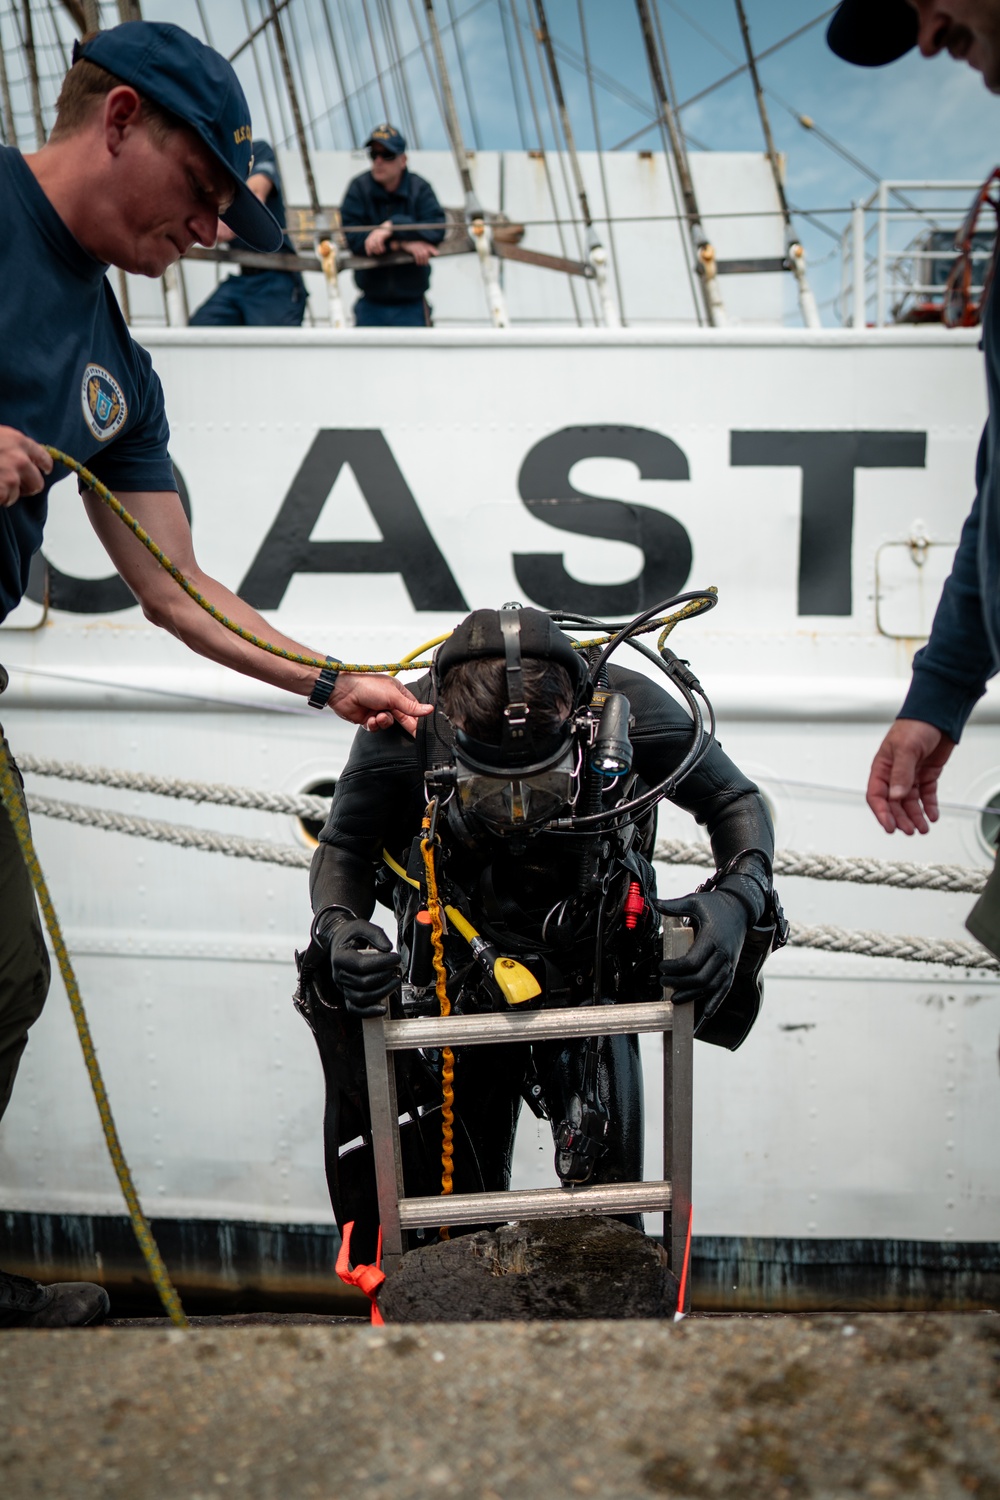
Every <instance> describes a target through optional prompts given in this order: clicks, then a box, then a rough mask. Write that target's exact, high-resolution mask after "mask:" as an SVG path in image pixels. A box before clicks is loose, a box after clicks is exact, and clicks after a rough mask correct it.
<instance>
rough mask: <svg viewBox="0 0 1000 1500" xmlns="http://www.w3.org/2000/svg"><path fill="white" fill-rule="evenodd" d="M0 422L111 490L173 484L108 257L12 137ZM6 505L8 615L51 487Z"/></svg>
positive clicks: (150, 388)
mask: <svg viewBox="0 0 1000 1500" xmlns="http://www.w3.org/2000/svg"><path fill="white" fill-rule="evenodd" d="M0 211H2V218H3V226H4V227H3V233H2V234H0V287H2V288H3V291H2V294H0V425H3V426H5V427H14V428H16V429H17V430H18V431H19V432H23V433H25V434H26V435H27V436H28V437H30V438H34V440H35V441H36V442H38V443H50V444H51V445H52V446H53V447H55V448H61V449H62V450H63V452H64V453H68V454H69V455H70V456H71V457H72V458H76V459H79V461H80V462H81V463H82V464H85V465H86V466H87V468H88V469H92V470H93V471H94V473H95V474H96V475H97V477H98V478H99V479H101V480H103V481H104V483H105V484H106V485H107V486H108V487H109V488H110V489H112V490H123V491H129V490H147V491H150V490H151V491H158V490H175V489H176V488H177V485H176V481H175V479H174V476H173V470H172V468H171V465H170V459H169V457H168V454H167V444H168V441H169V437H170V431H169V428H168V426H167V418H166V413H165V412H164V409H163V391H162V390H161V388H160V382H159V380H158V378H157V376H156V374H155V372H154V370H153V366H152V362H151V361H150V358H149V355H148V354H147V353H146V351H145V349H141V348H140V347H139V345H138V344H136V343H135V342H134V340H133V338H132V336H131V334H130V333H129V331H128V327H127V325H126V323H125V319H124V318H123V317H122V314H121V311H120V309H119V307H118V303H117V302H116V300H115V296H114V292H113V291H112V289H111V287H110V285H109V284H108V281H107V279H106V277H105V274H104V273H105V271H106V269H107V267H106V266H104V265H102V264H101V263H100V262H99V261H96V260H94V258H93V256H91V255H90V254H88V252H87V251H86V250H84V248H83V246H82V245H81V244H80V243H79V242H78V241H77V240H76V239H74V237H73V235H72V234H70V232H69V230H68V229H67V228H66V225H65V224H64V223H63V221H62V219H60V217H59V215H58V214H57V213H56V211H55V209H54V208H53V207H52V205H51V203H50V202H49V200H48V199H47V198H46V196H45V194H44V193H43V192H42V190H41V188H40V187H39V185H38V183H37V181H36V180H35V176H34V174H33V173H32V171H31V169H30V167H29V166H28V165H27V163H26V162H25V160H24V158H23V157H22V156H21V154H20V152H19V151H17V150H15V149H14V147H12V146H0ZM65 475H66V470H65V469H64V468H62V466H61V465H59V464H56V466H55V470H54V472H53V473H52V474H51V475H49V476H47V478H46V484H45V490H44V492H43V493H42V494H41V495H32V496H31V497H29V498H26V499H22V500H18V501H16V502H15V504H14V505H10V506H6V507H4V508H3V509H0V620H2V619H4V618H5V616H6V615H8V614H9V613H10V611H11V610H12V609H13V608H14V607H15V605H16V604H18V603H19V602H20V600H21V598H22V596H23V594H24V591H25V589H26V587H27V583H28V569H29V566H30V563H31V559H32V556H33V554H34V553H35V552H37V551H38V549H39V547H40V546H41V545H42V531H43V528H44V526H45V518H46V515H47V512H48V492H49V490H50V488H51V487H52V485H53V484H55V483H56V482H57V481H58V480H60V479H63V478H65Z"/></svg>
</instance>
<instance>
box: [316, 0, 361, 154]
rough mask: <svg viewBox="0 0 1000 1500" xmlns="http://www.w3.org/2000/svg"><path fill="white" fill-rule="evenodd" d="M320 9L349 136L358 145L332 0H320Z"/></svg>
mask: <svg viewBox="0 0 1000 1500" xmlns="http://www.w3.org/2000/svg"><path fill="white" fill-rule="evenodd" d="M320 9H321V10H322V12H323V21H324V23H325V25H326V34H327V37H328V39H329V42H330V52H331V55H332V57H333V66H334V69H335V71H336V74H337V83H338V84H339V85H340V96H341V99H342V101H343V104H344V112H345V114H346V115H347V131H348V137H349V139H350V143H351V146H352V147H357V146H360V145H361V137H360V136H359V134H358V128H357V126H356V124H355V123H354V112H353V110H352V109H351V105H350V101H349V99H348V97H347V82H346V80H345V78H344V70H343V66H342V65H341V61H340V48H339V47H338V46H337V39H336V36H335V35H334V30H333V17H332V16H331V15H330V0H320ZM330 123H331V127H332V124H333V122H332V121H331V122H330Z"/></svg>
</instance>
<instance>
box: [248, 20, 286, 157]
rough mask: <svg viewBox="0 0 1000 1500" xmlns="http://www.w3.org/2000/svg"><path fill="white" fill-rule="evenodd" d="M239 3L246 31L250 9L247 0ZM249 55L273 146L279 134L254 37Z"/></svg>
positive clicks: (268, 134) (249, 27) (269, 138)
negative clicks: (241, 7)
mask: <svg viewBox="0 0 1000 1500" xmlns="http://www.w3.org/2000/svg"><path fill="white" fill-rule="evenodd" d="M241 4H242V6H243V18H244V20H245V22H246V27H247V31H248V32H249V31H250V30H251V22H250V10H249V7H248V5H247V0H241ZM250 56H251V57H252V58H253V67H254V72H255V73H256V75H257V87H258V89H259V90H260V99H261V104H262V105H263V107H264V119H265V120H266V121H267V138H268V140H269V141H271V142H273V144H274V145H275V147H277V145H278V143H279V140H280V136H279V134H278V132H277V131H276V130H275V128H274V120H273V118H272V116H271V105H270V101H269V100H268V97H267V89H266V88H265V87H264V75H263V73H262V72H261V67H260V58H259V57H258V56H257V42H256V39H254V41H253V42H251V44H250Z"/></svg>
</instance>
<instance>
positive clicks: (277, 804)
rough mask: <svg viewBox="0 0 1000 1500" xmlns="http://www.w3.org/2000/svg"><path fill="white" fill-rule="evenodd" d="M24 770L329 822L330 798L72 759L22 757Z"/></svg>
mask: <svg viewBox="0 0 1000 1500" xmlns="http://www.w3.org/2000/svg"><path fill="white" fill-rule="evenodd" d="M17 763H18V765H19V766H20V768H21V770H22V771H31V772H32V773H33V774H34V775H36V776H53V777H58V778H59V779H60V780H62V781H80V782H84V783H86V784H87V785H89V786H111V787H115V788H117V790H119V791H125V792H150V793H151V794H153V795H154V796H157V797H175V798H180V799H182V800H183V801H186V802H214V803H216V804H217V805H219V806H220V807H247V808H250V809H252V810H253V811H254V812H269V813H289V814H291V816H292V817H295V818H320V819H322V820H323V821H325V820H326V815H327V813H328V812H329V811H330V799H329V797H310V796H308V795H307V794H305V793H303V794H302V795H301V796H293V795H292V794H290V793H287V792H263V791H259V790H258V789H257V788H256V787H251V786H226V785H224V784H223V783H221V782H216V781H182V780H180V779H178V778H176V777H173V776H151V775H149V773H148V772H146V771H123V770H116V769H114V768H113V767H111V766H84V765H80V764H79V763H78V762H77V761H72V760H50V759H48V758H46V757H44V756H41V755H18V757H17Z"/></svg>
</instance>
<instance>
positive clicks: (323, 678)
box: [309, 656, 340, 708]
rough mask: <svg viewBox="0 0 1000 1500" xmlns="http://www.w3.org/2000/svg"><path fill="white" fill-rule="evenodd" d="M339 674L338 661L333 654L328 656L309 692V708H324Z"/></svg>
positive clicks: (331, 694)
mask: <svg viewBox="0 0 1000 1500" xmlns="http://www.w3.org/2000/svg"><path fill="white" fill-rule="evenodd" d="M339 676H340V662H339V661H338V660H337V658H336V657H335V656H328V657H327V659H326V666H325V667H324V668H323V670H322V671H321V672H320V674H319V676H318V677H317V678H316V682H315V685H314V686H313V690H312V692H311V693H310V694H309V707H310V708H326V706H327V704H328V703H329V701H330V699H331V697H332V696H333V690H334V688H335V687H336V686H337V678H338V677H339Z"/></svg>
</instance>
